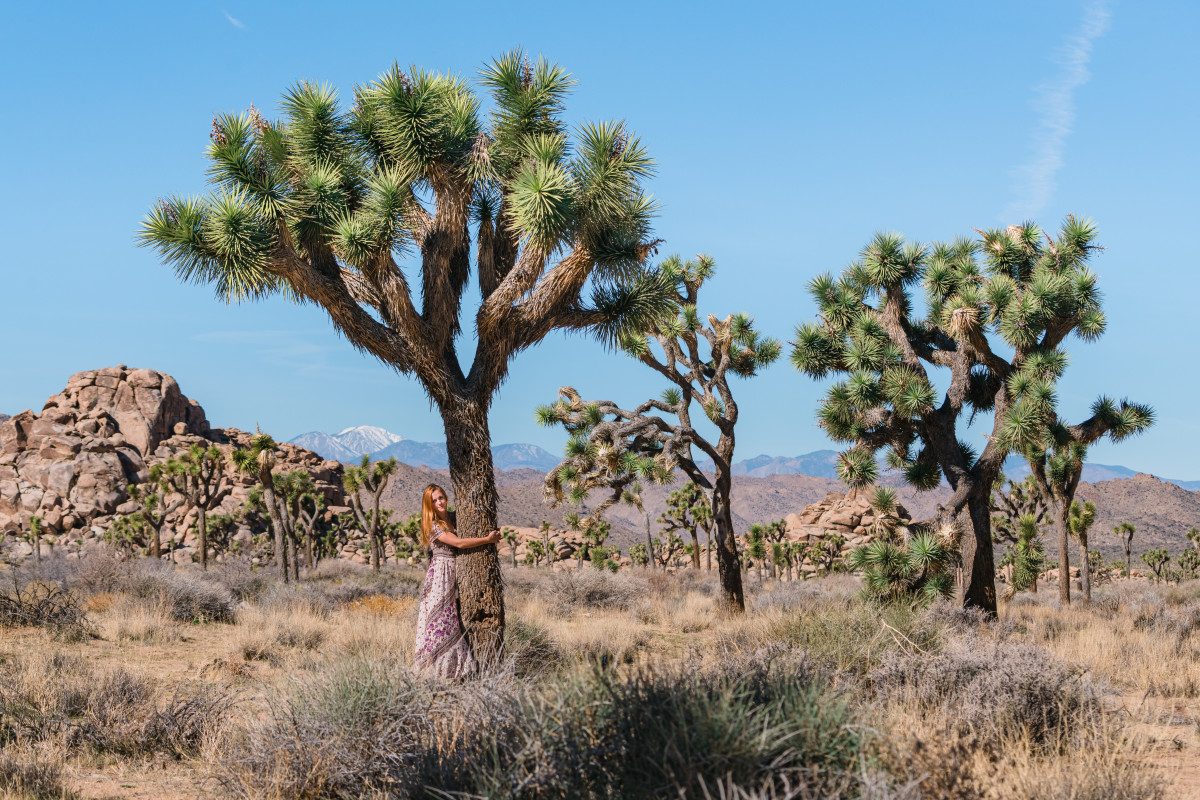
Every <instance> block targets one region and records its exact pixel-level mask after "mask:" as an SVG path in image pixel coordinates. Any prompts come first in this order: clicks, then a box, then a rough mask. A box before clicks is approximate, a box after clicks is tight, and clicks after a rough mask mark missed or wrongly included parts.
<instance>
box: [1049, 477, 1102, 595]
mask: <svg viewBox="0 0 1200 800" xmlns="http://www.w3.org/2000/svg"><path fill="white" fill-rule="evenodd" d="M1095 522H1096V505H1095V504H1094V503H1092V502H1091V501H1088V502H1084V503H1080V502H1079V501H1078V500H1075V501H1073V502H1072V503H1071V511H1070V515H1069V516H1068V517H1067V526H1068V528H1069V529H1070V531H1071V535H1072V536H1074V537H1075V539H1076V540H1077V541H1078V542H1079V552H1080V554H1081V558H1080V559H1079V585H1080V588H1081V589H1083V602H1085V603H1090V602H1092V570H1091V566H1092V562H1091V559H1090V558H1088V531H1090V530H1091V529H1092V525H1093V524H1094V523H1095ZM1058 569H1059V573H1058V579H1059V581H1064V580H1066V581H1069V580H1070V579H1071V575H1070V573H1069V572H1064V569H1065V567H1064V565H1063V564H1059V566H1058ZM1059 596H1060V597H1061V596H1062V593H1061V591H1060V592H1059Z"/></svg>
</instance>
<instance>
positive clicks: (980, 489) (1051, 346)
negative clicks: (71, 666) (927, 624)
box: [792, 217, 1105, 614]
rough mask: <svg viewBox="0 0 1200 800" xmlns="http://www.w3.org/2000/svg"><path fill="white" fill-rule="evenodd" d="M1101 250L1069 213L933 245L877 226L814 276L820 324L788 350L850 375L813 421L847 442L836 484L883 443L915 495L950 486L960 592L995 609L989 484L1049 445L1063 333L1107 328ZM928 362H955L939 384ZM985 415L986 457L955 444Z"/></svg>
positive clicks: (1091, 229)
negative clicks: (1006, 467)
mask: <svg viewBox="0 0 1200 800" xmlns="http://www.w3.org/2000/svg"><path fill="white" fill-rule="evenodd" d="M1097 249H1098V245H1097V243H1096V229H1095V226H1094V225H1093V224H1092V223H1091V222H1088V221H1086V220H1081V219H1077V218H1075V217H1068V218H1067V220H1066V221H1065V222H1064V224H1063V226H1062V228H1061V230H1060V232H1059V234H1058V236H1057V237H1051V236H1050V235H1049V234H1048V233H1046V232H1044V231H1043V230H1042V229H1041V228H1039V227H1038V226H1037V225H1034V224H1033V223H1025V224H1023V225H1015V226H1011V227H1008V228H1003V229H992V230H986V231H981V232H980V235H979V237H978V238H977V239H960V240H958V241H955V242H952V243H949V244H937V245H934V246H931V247H930V246H925V245H921V244H917V243H914V242H906V241H904V239H903V238H901V237H900V236H898V235H894V234H878V235H876V236H875V238H874V239H873V240H872V241H871V242H870V243H869V244H868V245H867V246H866V247H865V248H864V249H863V250H862V253H861V255H860V257H859V259H858V260H857V261H856V262H854V263H853V264H851V265H850V266H849V267H847V268H846V269H845V271H844V272H843V273H842V274H841V276H840V277H838V278H834V277H833V276H832V275H829V274H826V275H822V276H819V277H817V278H816V279H814V280H813V281H812V282H811V284H810V287H809V288H810V291H811V293H812V295H813V297H814V298H815V299H816V301H817V305H818V308H819V311H820V317H819V319H818V320H817V321H815V322H811V323H807V324H804V325H801V326H800V327H799V328H798V329H797V331H796V336H795V340H794V341H793V343H792V362H793V364H794V365H795V366H796V367H797V368H798V369H800V370H801V371H803V372H805V373H806V374H808V375H809V376H811V377H813V378H818V379H820V378H825V377H827V376H829V375H838V376H840V378H841V379H840V380H839V381H838V382H836V383H835V384H834V385H833V386H831V387H830V389H829V391H828V393H827V395H826V398H825V402H824V403H823V405H822V406H821V408H820V410H819V412H818V421H819V423H820V425H821V427H822V428H824V430H825V431H826V433H827V434H828V435H829V436H830V438H832V439H834V440H835V441H841V442H847V443H848V444H849V445H850V446H849V448H848V449H847V450H846V451H845V452H844V453H843V454H842V457H841V459H840V461H839V465H838V469H839V474H840V476H841V478H842V479H843V481H845V482H846V483H847V484H848V485H849V486H851V487H865V486H867V485H869V484H871V483H873V482H874V481H875V478H876V477H877V474H878V471H879V467H878V463H877V461H876V453H877V452H878V451H880V450H883V449H886V450H887V451H888V465H889V466H890V467H892V468H895V469H898V470H900V471H902V472H903V474H904V476H905V478H906V480H907V481H908V482H909V483H910V484H912V485H913V486H916V487H917V488H918V489H931V488H933V487H935V486H937V485H938V483H939V480H940V479H941V478H945V480H946V481H947V482H948V483H949V484H950V489H951V496H950V498H949V501H948V502H947V503H946V504H944V505H943V512H942V513H941V515H940V516H941V517H942V519H943V520H953V521H954V522H955V524H956V526H957V528H958V529H959V530H961V531H962V532H963V534H964V537H963V541H962V542H961V547H962V556H963V569H964V593H963V598H962V599H963V602H964V604H965V605H967V606H973V607H978V608H982V609H984V610H985V611H986V612H988V613H990V614H995V612H996V591H995V566H994V561H993V555H992V537H991V524H990V500H991V493H992V488H993V486H994V484H995V482H996V479H997V477H998V476H999V474H1000V469H1001V466H1002V464H1003V462H1004V458H1005V456H1006V455H1007V454H1008V453H1009V452H1012V451H1024V450H1025V449H1026V447H1027V446H1028V445H1029V443H1030V442H1034V441H1037V442H1042V441H1044V440H1045V435H1044V433H1045V431H1046V429H1047V427H1048V426H1049V425H1050V424H1051V423H1052V421H1053V420H1054V419H1055V416H1056V406H1057V400H1056V394H1055V389H1054V383H1055V381H1056V380H1057V379H1058V377H1059V376H1060V375H1061V374H1062V371H1063V369H1064V368H1065V366H1066V355H1065V353H1064V352H1063V351H1062V346H1063V343H1064V342H1065V341H1066V339H1067V337H1069V336H1070V335H1072V334H1076V335H1078V336H1079V337H1081V338H1083V339H1095V338H1096V337H1098V336H1100V334H1101V333H1103V331H1104V327H1105V318H1104V312H1103V311H1102V309H1101V307H1100V294H1099V290H1098V288H1097V280H1096V276H1095V275H1094V274H1093V273H1092V272H1091V270H1090V269H1089V267H1088V262H1089V260H1090V259H1091V256H1092V254H1093V253H1095V252H1096V250H1097ZM919 287H923V289H924V292H923V294H924V297H923V298H921V299H923V302H918V298H917V297H916V294H917V291H918V288H919ZM917 309H921V310H922V311H924V315H923V316H920V317H919V316H917ZM932 370H945V371H946V374H947V378H948V379H947V380H946V381H944V383H943V384H942V385H944V386H945V387H946V388H945V389H944V390H938V389H935V388H934V381H933V379H932V377H931V371H932ZM979 412H985V413H986V412H991V413H992V415H993V424H992V430H991V435H990V436H989V437H988V439H987V445H986V447H985V448H984V449H983V451H982V452H976V451H975V450H973V449H972V448H971V447H970V446H968V445H966V444H965V443H963V442H962V441H960V439H959V423H960V421H963V422H965V421H966V419H964V417H966V418H967V419H969V418H971V417H974V415H975V414H977V413H979ZM929 522H930V524H932V522H934V521H929Z"/></svg>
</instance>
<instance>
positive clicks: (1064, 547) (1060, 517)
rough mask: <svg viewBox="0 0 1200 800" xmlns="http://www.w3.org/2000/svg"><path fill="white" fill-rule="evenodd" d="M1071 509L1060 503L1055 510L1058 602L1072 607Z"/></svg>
mask: <svg viewBox="0 0 1200 800" xmlns="http://www.w3.org/2000/svg"><path fill="white" fill-rule="evenodd" d="M1069 514H1070V508H1069V507H1068V506H1067V504H1066V503H1059V504H1058V507H1057V508H1055V509H1054V524H1055V525H1056V526H1057V528H1058V602H1059V604H1060V605H1064V606H1069V605H1071V555H1070V551H1071V523H1070V521H1069V519H1068V515H1069Z"/></svg>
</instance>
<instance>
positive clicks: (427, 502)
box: [421, 483, 453, 547]
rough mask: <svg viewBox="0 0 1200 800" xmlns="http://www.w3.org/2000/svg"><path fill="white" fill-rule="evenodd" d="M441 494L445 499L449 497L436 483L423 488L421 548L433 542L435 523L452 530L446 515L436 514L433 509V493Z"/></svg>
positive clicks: (435, 510) (436, 511)
mask: <svg viewBox="0 0 1200 800" xmlns="http://www.w3.org/2000/svg"><path fill="white" fill-rule="evenodd" d="M434 492H441V493H442V494H443V495H446V497H447V498H449V497H450V495H447V494H446V490H445V489H443V488H442V487H440V486H438V485H437V484H436V483H431V484H429V485H428V486H426V487H425V492H424V494H422V495H421V546H422V547H429V545H430V542H432V540H433V525H434V523H435V522H440V523H442V526H443V527H445V528H446V529H448V530H453V526H451V524H450V519H449V517H448V516H447V515H446V514H441V513H438V510H437V509H436V508H434V507H433V493H434Z"/></svg>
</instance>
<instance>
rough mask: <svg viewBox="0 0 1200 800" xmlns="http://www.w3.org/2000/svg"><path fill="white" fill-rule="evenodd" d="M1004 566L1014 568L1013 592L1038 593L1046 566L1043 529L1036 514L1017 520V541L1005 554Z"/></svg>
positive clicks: (1024, 515) (1002, 562)
mask: <svg viewBox="0 0 1200 800" xmlns="http://www.w3.org/2000/svg"><path fill="white" fill-rule="evenodd" d="M1000 563H1001V565H1002V566H1009V567H1012V581H1011V586H1012V591H1013V592H1014V593H1015V592H1023V591H1025V590H1029V591H1031V592H1033V593H1034V594H1036V593H1037V582H1038V576H1039V575H1041V574H1042V570H1043V569H1045V566H1046V553H1045V549H1044V548H1043V547H1042V539H1041V529H1040V526H1039V521H1038V517H1037V515H1036V514H1031V513H1025V514H1022V515H1021V516H1020V517H1019V518H1018V519H1017V525H1016V541H1014V542H1013V546H1012V547H1011V548H1009V550H1008V552H1007V553H1005V555H1004V558H1003V560H1002V561H1001V562H1000Z"/></svg>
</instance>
